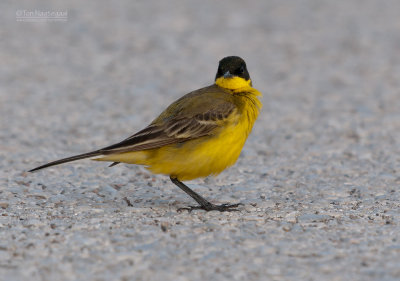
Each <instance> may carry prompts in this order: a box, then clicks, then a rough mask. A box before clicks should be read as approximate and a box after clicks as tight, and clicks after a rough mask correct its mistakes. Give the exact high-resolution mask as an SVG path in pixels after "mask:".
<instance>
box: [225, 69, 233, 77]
mask: <svg viewBox="0 0 400 281" xmlns="http://www.w3.org/2000/svg"><path fill="white" fill-rule="evenodd" d="M232 77H233V75H232V74H231V73H230V72H229V70H228V71H227V72H225V73H224V78H232Z"/></svg>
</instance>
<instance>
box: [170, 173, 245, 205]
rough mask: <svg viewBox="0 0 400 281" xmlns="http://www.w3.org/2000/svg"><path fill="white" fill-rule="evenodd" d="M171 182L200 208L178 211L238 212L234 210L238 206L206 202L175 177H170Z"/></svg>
mask: <svg viewBox="0 0 400 281" xmlns="http://www.w3.org/2000/svg"><path fill="white" fill-rule="evenodd" d="M170 179H171V181H172V182H173V183H174V184H175V185H176V186H178V187H179V188H180V189H182V190H183V191H185V192H186V193H187V194H188V195H189V196H190V197H192V198H193V199H194V200H196V202H197V203H199V204H200V206H196V207H189V208H180V209H179V210H189V211H192V210H195V209H203V210H206V211H220V212H226V211H228V212H229V211H238V210H237V209H235V208H236V207H238V206H239V205H241V204H240V203H239V204H232V205H230V204H222V205H214V204H212V203H210V202H208V201H207V200H206V199H204V198H203V197H202V196H200V195H199V194H197V193H196V192H194V191H193V190H191V189H190V188H189V187H188V186H187V185H185V184H184V183H183V182H181V181H179V180H178V179H177V178H175V177H172V176H171V177H170Z"/></svg>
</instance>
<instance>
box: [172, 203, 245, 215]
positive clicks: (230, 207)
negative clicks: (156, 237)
mask: <svg viewBox="0 0 400 281" xmlns="http://www.w3.org/2000/svg"><path fill="white" fill-rule="evenodd" d="M240 205H243V204H242V203H238V204H222V205H214V204H212V203H209V204H206V205H203V206H189V207H184V208H179V209H178V212H181V211H189V213H190V212H191V211H193V210H205V211H207V212H209V211H220V212H238V211H239V210H238V209H236V208H237V207H239V206H240Z"/></svg>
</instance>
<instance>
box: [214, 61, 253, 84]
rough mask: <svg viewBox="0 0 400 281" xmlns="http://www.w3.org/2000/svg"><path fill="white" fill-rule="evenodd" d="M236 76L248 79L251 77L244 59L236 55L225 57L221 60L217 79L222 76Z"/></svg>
mask: <svg viewBox="0 0 400 281" xmlns="http://www.w3.org/2000/svg"><path fill="white" fill-rule="evenodd" d="M235 76H237V77H241V78H244V79H245V80H246V81H247V80H249V79H250V75H249V72H248V71H247V67H246V63H245V62H244V60H243V59H241V58H240V57H236V56H231V57H225V58H223V59H222V60H220V61H219V66H218V71H217V75H216V76H215V80H217V79H218V78H220V77H224V78H232V77H235Z"/></svg>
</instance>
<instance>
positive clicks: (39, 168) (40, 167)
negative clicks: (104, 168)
mask: <svg viewBox="0 0 400 281" xmlns="http://www.w3.org/2000/svg"><path fill="white" fill-rule="evenodd" d="M102 154H103V153H102V152H101V151H99V150H96V151H92V152H88V153H83V154H79V155H75V156H72V157H68V158H63V159H60V160H56V161H53V162H50V163H47V164H44V165H42V166H39V167H36V168H34V169H32V170H29V172H35V171H37V170H41V169H44V168H48V167H51V166H55V165H59V164H63V163H67V162H71V161H75V160H80V159H85V158H92V157H95V156H100V155H102Z"/></svg>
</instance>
